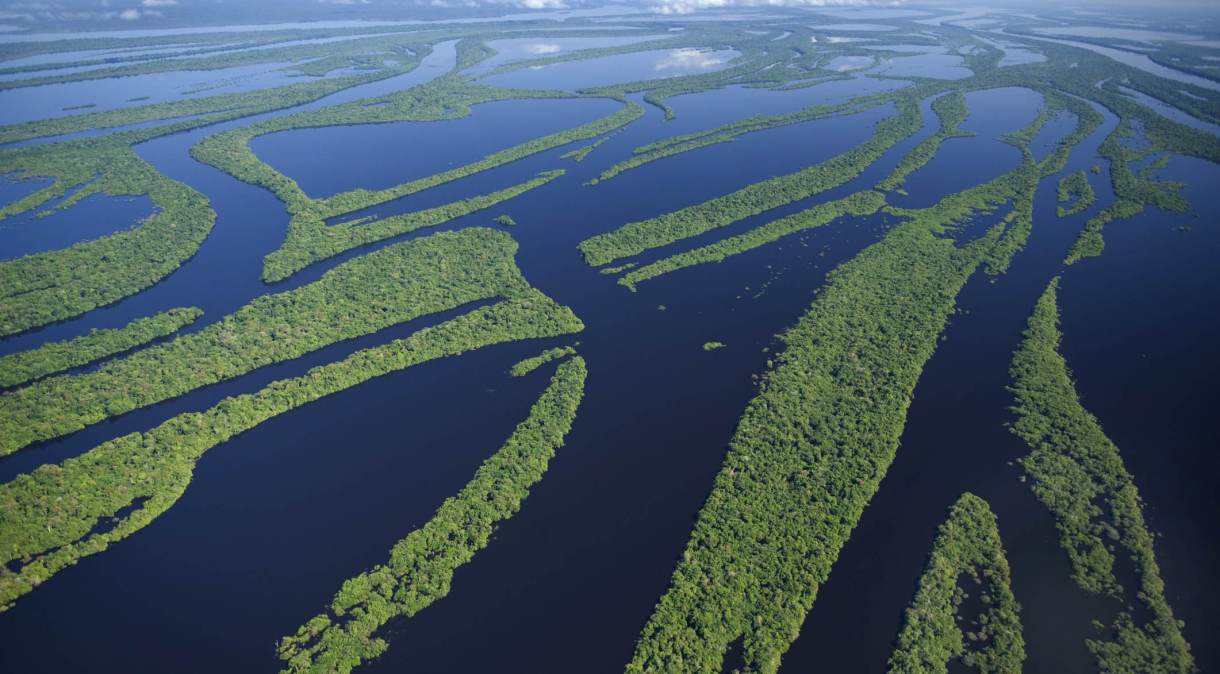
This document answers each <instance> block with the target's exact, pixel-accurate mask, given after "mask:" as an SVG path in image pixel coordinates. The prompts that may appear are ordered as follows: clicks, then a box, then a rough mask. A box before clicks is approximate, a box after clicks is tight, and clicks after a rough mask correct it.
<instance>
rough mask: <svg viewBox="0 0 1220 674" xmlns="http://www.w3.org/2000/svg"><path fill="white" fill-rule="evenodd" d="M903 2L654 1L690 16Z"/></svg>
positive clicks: (897, 2)
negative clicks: (701, 12)
mask: <svg viewBox="0 0 1220 674" xmlns="http://www.w3.org/2000/svg"><path fill="white" fill-rule="evenodd" d="M901 4H902V0H879V1H878V0H653V9H654V10H655V11H657V12H658V13H660V14H690V13H691V12H696V11H699V10H701V9H720V8H725V7H896V6H898V5H901Z"/></svg>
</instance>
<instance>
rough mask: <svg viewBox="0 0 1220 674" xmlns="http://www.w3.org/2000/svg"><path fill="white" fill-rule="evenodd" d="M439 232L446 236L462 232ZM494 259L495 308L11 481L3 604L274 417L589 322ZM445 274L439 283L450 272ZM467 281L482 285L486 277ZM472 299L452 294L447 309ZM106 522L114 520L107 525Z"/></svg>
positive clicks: (174, 492)
mask: <svg viewBox="0 0 1220 674" xmlns="http://www.w3.org/2000/svg"><path fill="white" fill-rule="evenodd" d="M464 235H465V236H468V237H469V236H474V237H485V238H487V239H488V240H489V241H492V242H495V241H497V240H500V242H501V244H503V240H506V239H507V236H506V235H504V234H503V233H501V232H496V231H494V230H486V229H475V230H469V232H466V233H464ZM437 236H438V237H441V238H442V240H443V239H445V238H452V237H455V236H458V235H455V234H440V235H437ZM468 243H469V242H468ZM509 243H511V241H510V242H509ZM514 249H515V248H514V247H512V246H508V247H507V248H505V249H504V250H506V251H507V252H509V253H511V251H512V250H514ZM491 263H492V260H491V259H487V260H485V261H484V264H485V266H486V267H487V268H488V272H487V273H489V274H490V275H492V276H502V277H504V278H501V285H500V287H499V288H498V289H497V291H496V294H497V295H498V296H499V297H500V298H501V299H499V300H498V301H496V302H495V303H493V304H490V305H487V306H480V307H477V308H474V309H471V310H469V311H467V312H466V313H464V314H461V315H459V316H457V317H455V318H451V319H449V320H447V321H444V322H442V323H440V324H438V325H435V326H431V327H427V328H422V329H420V330H418V331H416V332H415V333H413V334H412V335H410V336H409V337H406V338H403V339H396V340H393V341H391V342H389V343H387V344H384V345H382V346H376V347H372V348H368V349H363V350H361V351H357V352H356V353H353V354H352V355H350V356H348V357H346V358H344V359H342V360H338V361H335V362H332V363H329V364H327V365H321V366H318V367H315V368H313V369H311V370H309V371H308V372H306V373H305V374H303V375H302V376H299V377H294V378H291V379H282V380H278V381H275V382H273V383H271V384H269V385H267V386H265V387H264V388H262V389H261V390H259V391H258V392H256V393H252V394H246V395H240V396H235V397H230V398H225V399H224V400H222V401H221V402H219V403H218V404H216V405H215V406H213V407H211V408H210V409H208V410H206V411H204V412H199V413H196V412H188V413H184V414H179V415H177V416H175V417H173V418H171V419H169V420H168V421H166V422H164V423H162V424H161V425H159V426H157V427H156V428H153V429H152V430H150V431H147V432H144V433H131V434H129V435H124V436H122V437H119V438H116V439H114V440H111V441H109V442H106V443H104V444H102V445H99V446H98V447H95V448H94V449H91V450H89V451H88V452H85V453H84V454H82V455H80V456H78V457H74V458H71V459H68V460H66V461H64V462H63V463H61V464H58V465H45V466H42V467H40V468H38V469H37V470H35V471H33V472H32V473H28V474H23V475H20V476H18V477H17V478H16V479H14V480H13V481H11V482H8V483H6V484H3V485H0V607H9V606H11V605H12V603H13V602H14V601H16V600H17V599H18V598H19V597H21V596H22V595H24V594H26V593H28V592H31V591H33V590H34V589H35V588H37V587H38V586H39V585H41V584H42V583H44V582H46V581H47V580H49V579H50V578H51V577H52V576H54V575H55V574H56V573H58V572H60V571H61V570H63V569H64V568H66V567H68V566H70V565H72V564H75V563H76V562H77V561H78V560H80V559H81V558H83V557H87V556H89V555H93V554H97V553H100V552H102V551H104V550H105V549H106V548H107V547H109V546H110V545H112V544H113V543H115V542H117V541H120V540H122V539H124V538H126V537H128V536H130V535H132V534H133V533H135V532H137V531H139V530H140V529H142V528H143V527H145V526H147V525H148V524H149V523H151V522H152V521H153V520H155V519H156V518H157V517H158V516H160V515H161V513H163V512H165V511H166V510H168V509H169V508H170V507H172V506H173V504H174V503H175V502H177V500H178V499H179V498H180V497H181V496H182V494H183V492H184V491H185V490H186V488H187V486H188V485H189V484H190V481H191V476H192V473H193V472H194V467H195V462H196V461H198V460H199V457H201V456H202V455H203V454H204V453H205V452H206V451H208V450H209V449H211V448H212V447H215V446H216V445H218V444H221V443H223V442H225V441H226V440H228V439H229V438H231V437H233V436H234V435H237V434H238V433H241V432H243V431H247V430H249V429H251V428H254V427H255V426H257V425H258V424H260V423H262V422H263V421H266V420H267V419H270V418H271V417H274V416H277V415H280V414H283V413H285V412H288V411H291V410H293V409H296V408H298V407H301V406H302V405H307V404H309V403H311V402H313V401H315V400H318V399H320V398H323V397H325V396H327V395H331V394H333V393H337V392H339V391H343V390H345V389H348V388H351V387H353V386H356V385H358V384H360V383H362V382H365V381H367V380H369V379H372V378H373V377H377V376H381V375H384V374H387V373H390V372H394V371H397V370H402V369H405V368H408V367H412V366H414V365H417V364H419V363H423V362H426V361H429V360H434V359H437V358H444V357H447V356H453V355H457V354H460V353H464V352H466V351H470V350H473V349H478V348H482V347H484V346H490V345H493V344H500V343H505V342H510V341H516V340H524V339H541V338H545V337H557V336H559V335H564V334H570V333H574V332H579V331H580V330H582V329H584V325H583V324H582V323H581V322H580V320H579V319H578V318H577V317H576V316H575V315H574V314H573V313H572V311H571V310H570V309H568V308H566V307H562V306H559V305H557V304H555V302H554V301H552V300H551V299H550V298H548V297H547V296H546V295H544V294H542V293H541V292H539V291H538V290H536V289H534V288H531V287H530V286H529V285H528V284H526V283H525V282H524V281H523V280H522V279H521V278H520V276H517V275H515V274H506V273H505V272H507V271H509V270H507V269H493V268H492V266H491ZM509 265H510V266H511V258H510V261H509ZM437 273H438V272H436V271H434V272H433V274H434V276H433V277H432V278H431V279H430V281H431V282H432V283H436V282H437V280H438V279H439V278H440V277H438V276H436V274H437ZM466 283H467V284H470V285H474V286H477V285H478V282H477V281H476V280H467V281H466ZM449 291H450V292H458V291H457V290H456V289H453V288H450V289H449ZM463 303H464V302H452V301H451V302H449V303H448V306H458V305H460V304H463ZM441 310H443V307H438V308H435V309H433V312H435V311H441ZM103 521H105V522H107V523H108V526H107V527H106V528H104V529H102V530H98V529H97V525H98V523H100V522H103Z"/></svg>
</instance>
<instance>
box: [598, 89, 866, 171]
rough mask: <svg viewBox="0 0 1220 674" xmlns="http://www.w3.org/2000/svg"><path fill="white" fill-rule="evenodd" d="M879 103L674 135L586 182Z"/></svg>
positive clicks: (813, 109)
mask: <svg viewBox="0 0 1220 674" xmlns="http://www.w3.org/2000/svg"><path fill="white" fill-rule="evenodd" d="M877 104H878V102H876V101H874V102H871V103H869V102H867V101H866V102H865V103H863V104H856V103H843V104H839V105H815V106H811V107H809V108H806V109H804V110H801V111H800V112H794V113H789V114H786V115H776V116H772V117H764V116H754V117H748V118H746V119H743V120H740V121H737V122H732V123H730V124H725V125H723V126H719V127H716V128H714V129H708V130H705V131H697V132H695V133H690V134H685V135H682V136H674V137H671V138H665V139H662V140H660V141H657V142H655V143H650V144H648V145H645V146H643V147H639V148H636V149H635V150H634V151H633V152H632V155H633V156H632V157H630V158H628V159H624V160H623V161H620V162H618V163H616V164H614V165H613V166H611V167H610V168H608V169H606V170H605V171H602V172H601V174H600V175H598V176H597V177H596V178H593V179H592V180H590V181H588V182H587V183H585V184H586V185H596V184H598V183H600V182H602V181H605V180H610V179H611V178H613V177H615V176H617V175H619V174H620V173H624V172H626V171H630V170H631V169H635V168H639V167H641V166H643V165H645V164H649V163H651V162H654V161H657V160H660V159H664V158H666V157H672V156H674V155H677V154H681V153H683V152H690V151H692V150H698V149H700V148H704V147H708V146H711V145H717V144H719V143H727V142H730V141H732V140H734V139H736V138H737V137H738V136H742V135H745V134H747V133H754V132H757V131H765V130H767V129H773V128H777V127H781V126H789V125H792V124H801V123H803V122H809V121H813V120H817V119H825V118H827V117H832V116H835V115H844V114H852V113H857V112H864V111H866V110H868V109H870V107H876V105H877Z"/></svg>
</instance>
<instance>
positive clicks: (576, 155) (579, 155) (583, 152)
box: [559, 135, 610, 161]
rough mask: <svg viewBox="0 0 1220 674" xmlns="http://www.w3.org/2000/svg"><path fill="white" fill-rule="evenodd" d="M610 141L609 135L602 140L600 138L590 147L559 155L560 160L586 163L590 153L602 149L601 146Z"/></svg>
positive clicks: (585, 146) (586, 146) (590, 144)
mask: <svg viewBox="0 0 1220 674" xmlns="http://www.w3.org/2000/svg"><path fill="white" fill-rule="evenodd" d="M609 139H610V136H608V135H607V136H602V137H601V138H598V139H597V140H595V141H593V142H592V143H589V144H588V145H584V146H582V147H578V148H576V149H575V150H569V151H567V152H564V153H563V154H561V155H559V157H560V159H571V160H573V161H584V160H585V157H588V156H589V153H590V152H592V151H594V150H596V149H597V148H599V147H601V144H602V143H604V142H606V141H607V140H609Z"/></svg>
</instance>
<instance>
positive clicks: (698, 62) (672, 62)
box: [653, 48, 725, 70]
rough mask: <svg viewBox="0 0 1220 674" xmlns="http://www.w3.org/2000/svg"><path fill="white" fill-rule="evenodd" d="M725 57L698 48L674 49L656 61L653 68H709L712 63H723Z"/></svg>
mask: <svg viewBox="0 0 1220 674" xmlns="http://www.w3.org/2000/svg"><path fill="white" fill-rule="evenodd" d="M724 62H725V59H723V58H720V57H719V56H715V55H713V54H712V53H711V52H706V51H702V50H699V49H691V48H687V49H674V50H673V51H671V52H669V55H668V56H666V57H665V58H664V59H662V60H661V61H658V62H657V64H656V65H655V66H653V69H654V70H669V69H671V68H672V69H674V70H698V69H701V68H710V67H712V66H714V65H719V64H721V63H724Z"/></svg>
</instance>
